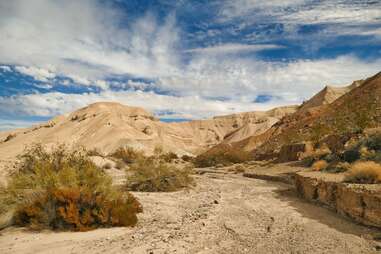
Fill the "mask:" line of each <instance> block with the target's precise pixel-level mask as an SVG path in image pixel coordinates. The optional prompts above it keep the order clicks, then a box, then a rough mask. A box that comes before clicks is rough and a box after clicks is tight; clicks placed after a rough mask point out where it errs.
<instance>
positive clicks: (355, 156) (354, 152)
mask: <svg viewBox="0 0 381 254" xmlns="http://www.w3.org/2000/svg"><path fill="white" fill-rule="evenodd" d="M360 157H361V154H360V152H359V151H358V149H357V148H352V149H349V150H347V151H344V153H343V160H344V161H345V162H348V163H352V162H355V161H357V160H359V159H360Z"/></svg>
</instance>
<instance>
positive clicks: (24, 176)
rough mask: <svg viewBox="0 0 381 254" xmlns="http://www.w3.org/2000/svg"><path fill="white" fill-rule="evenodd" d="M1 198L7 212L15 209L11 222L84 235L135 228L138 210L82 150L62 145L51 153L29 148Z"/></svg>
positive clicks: (136, 204) (132, 200)
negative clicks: (116, 228) (72, 149)
mask: <svg viewBox="0 0 381 254" xmlns="http://www.w3.org/2000/svg"><path fill="white" fill-rule="evenodd" d="M2 193H4V194H2ZM2 196H4V197H6V199H4V200H6V201H7V209H6V210H8V211H9V210H14V211H15V213H14V215H13V221H14V222H15V223H16V224H17V225H21V226H27V227H30V228H32V229H43V228H49V229H55V230H73V231H86V230H90V229H94V228H98V227H111V226H134V225H135V224H136V222H137V216H136V214H137V213H139V212H141V211H142V208H141V205H140V203H139V202H138V201H137V200H136V199H135V198H134V197H133V196H132V195H131V194H129V193H128V192H121V191H120V190H118V189H116V188H115V187H114V186H113V185H112V181H111V178H110V176H108V175H107V174H106V173H105V172H104V171H103V169H101V168H99V167H97V166H96V165H95V164H94V163H93V162H92V161H91V160H90V159H89V157H88V155H87V152H86V151H81V150H77V151H69V150H67V149H66V148H65V147H64V146H58V147H56V148H54V149H53V151H52V152H47V150H46V149H45V148H44V147H42V146H41V145H35V146H33V147H31V148H28V149H27V150H26V151H25V153H24V154H23V155H22V156H20V161H19V168H18V170H17V171H16V172H15V173H14V174H13V175H12V176H11V177H10V180H9V183H8V186H7V187H6V189H5V190H4V191H3V192H0V201H1V200H2V198H1V197H2ZM2 210H4V209H2ZM0 212H1V210H0ZM0 215H1V213H0Z"/></svg>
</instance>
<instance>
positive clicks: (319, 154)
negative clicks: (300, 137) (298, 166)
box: [302, 147, 333, 167]
mask: <svg viewBox="0 0 381 254" xmlns="http://www.w3.org/2000/svg"><path fill="white" fill-rule="evenodd" d="M330 156H333V155H332V153H331V151H330V150H329V148H327V147H322V148H318V149H316V150H314V151H312V152H309V153H306V154H304V155H303V157H302V164H303V165H304V166H306V167H312V165H313V164H314V163H315V162H317V161H319V160H325V161H327V159H328V160H329V159H331V158H330Z"/></svg>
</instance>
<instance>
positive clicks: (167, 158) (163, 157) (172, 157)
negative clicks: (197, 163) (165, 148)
mask: <svg viewBox="0 0 381 254" xmlns="http://www.w3.org/2000/svg"><path fill="white" fill-rule="evenodd" d="M178 158H179V157H178V156H177V154H175V153H173V152H168V153H164V154H161V155H160V156H159V159H161V160H163V161H165V162H172V161H174V160H176V159H178Z"/></svg>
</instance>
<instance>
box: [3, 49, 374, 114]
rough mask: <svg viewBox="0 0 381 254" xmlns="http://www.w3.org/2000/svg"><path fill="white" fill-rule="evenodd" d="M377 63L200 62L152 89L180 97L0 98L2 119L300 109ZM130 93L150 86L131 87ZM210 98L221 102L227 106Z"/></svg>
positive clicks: (367, 72) (135, 94) (149, 94)
mask: <svg viewBox="0 0 381 254" xmlns="http://www.w3.org/2000/svg"><path fill="white" fill-rule="evenodd" d="M379 66H381V60H378V61H375V62H371V63H367V62H362V61H360V60H359V59H357V58H355V57H351V56H346V57H340V58H337V59H328V60H317V61H306V60H300V61H295V62H289V63H278V62H277V63H267V62H260V61H254V60H234V61H233V60H232V59H225V61H224V62H222V61H221V59H219V58H214V59H212V58H200V59H198V61H195V62H193V63H191V64H190V65H189V69H188V70H187V71H186V72H184V75H183V76H181V75H179V76H176V77H171V78H170V79H169V78H168V79H165V80H160V81H159V82H158V83H157V84H156V86H157V87H159V88H160V89H162V90H164V91H165V90H166V89H168V90H170V91H172V92H173V93H177V94H179V96H173V95H160V94H155V93H154V92H143V91H139V90H138V91H133V90H128V91H109V90H105V91H102V92H100V93H84V94H64V93H57V92H56V93H46V94H38V93H37V94H28V95H18V96H12V97H0V115H1V114H2V113H3V114H11V115H30V116H36V115H37V116H54V115H57V114H62V113H66V112H71V111H73V110H76V109H78V108H81V107H84V106H86V105H88V104H90V103H93V102H99V101H116V102H120V103H123V104H127V105H131V106H139V107H143V108H146V109H148V110H151V111H153V112H156V113H162V112H173V113H174V114H172V113H171V114H169V115H168V114H164V115H163V116H162V117H166V118H171V117H173V116H176V117H179V118H192V119H198V118H204V117H210V116H213V115H221V114H229V113H233V112H240V111H251V110H266V109H270V108H272V107H276V106H280V105H287V104H288V105H290V104H297V103H301V102H302V101H303V100H305V99H308V98H309V97H311V96H312V95H313V94H314V93H316V92H318V91H319V90H320V89H322V88H323V86H324V85H336V86H342V85H348V84H350V83H351V82H352V81H353V80H357V79H362V78H366V77H369V76H371V75H374V74H375V73H377V72H379ZM128 85H129V87H132V86H135V89H139V88H142V89H144V88H146V87H147V85H148V86H153V84H145V83H141V82H133V81H130V82H129V84H128ZM258 95H270V96H274V97H273V100H271V101H269V102H266V103H254V102H253V101H254V99H255V98H256V96H258ZM210 97H215V98H217V97H222V98H226V100H220V99H213V98H210Z"/></svg>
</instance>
